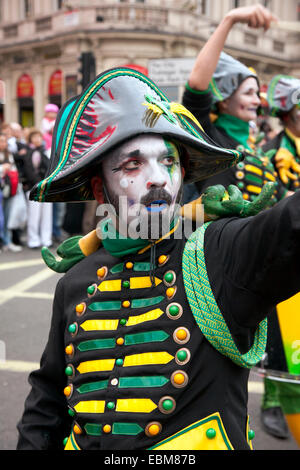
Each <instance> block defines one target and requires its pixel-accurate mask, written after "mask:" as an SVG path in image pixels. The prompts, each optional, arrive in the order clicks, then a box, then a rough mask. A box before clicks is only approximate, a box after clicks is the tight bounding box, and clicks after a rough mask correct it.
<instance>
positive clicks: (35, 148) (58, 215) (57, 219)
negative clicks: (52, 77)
mask: <svg viewBox="0 0 300 470" xmlns="http://www.w3.org/2000/svg"><path fill="white" fill-rule="evenodd" d="M58 110H59V108H58V107H57V106H56V105H55V104H51V103H49V104H48V105H46V107H45V115H44V118H43V120H42V122H41V126H40V128H24V127H22V126H21V125H20V124H19V123H6V122H4V123H2V124H0V250H1V251H2V252H5V251H11V252H15V253H18V252H21V251H22V249H23V247H24V246H25V247H28V248H30V249H38V248H40V247H42V246H46V247H50V246H52V245H56V244H58V243H60V242H61V241H62V240H63V238H64V237H65V236H67V235H68V234H71V235H74V234H77V233H82V232H85V231H88V229H89V225H90V223H89V218H90V217H91V219H92V222H91V223H94V220H93V217H94V213H95V211H94V206H93V210H91V208H90V206H89V204H87V207H85V205H84V204H76V205H75V206H74V205H72V204H67V205H66V204H64V203H59V204H56V203H45V204H39V203H36V202H34V201H30V200H29V192H30V189H31V188H32V187H33V186H34V185H35V184H36V183H37V182H39V181H41V180H42V179H43V178H44V177H45V174H46V171H47V168H48V166H49V158H50V151H51V145H52V132H53V127H54V123H55V119H56V116H57V113H58ZM84 214H85V215H84ZM86 227H87V228H86Z"/></svg>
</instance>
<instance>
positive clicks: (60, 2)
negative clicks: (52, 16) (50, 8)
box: [57, 0, 64, 10]
mask: <svg viewBox="0 0 300 470" xmlns="http://www.w3.org/2000/svg"><path fill="white" fill-rule="evenodd" d="M63 6H64V0H57V9H58V10H61V9H62V8H63Z"/></svg>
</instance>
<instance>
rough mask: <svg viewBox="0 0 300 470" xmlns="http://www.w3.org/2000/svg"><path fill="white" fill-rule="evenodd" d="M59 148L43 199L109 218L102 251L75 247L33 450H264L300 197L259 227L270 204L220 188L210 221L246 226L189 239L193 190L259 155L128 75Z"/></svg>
mask: <svg viewBox="0 0 300 470" xmlns="http://www.w3.org/2000/svg"><path fill="white" fill-rule="evenodd" d="M53 142H54V143H53V147H52V155H51V164H50V168H49V171H48V174H47V176H46V178H45V179H44V180H43V181H41V182H40V183H39V184H37V185H36V186H35V187H34V188H33V189H32V191H31V198H32V199H33V200H36V201H43V202H47V201H48V202H53V201H82V200H90V199H96V200H97V201H98V202H99V204H100V206H99V207H100V208H102V207H103V204H104V203H106V204H107V203H108V206H105V207H106V208H107V210H108V212H109V217H108V218H107V217H106V218H105V219H103V220H102V222H101V225H100V232H101V234H100V235H101V241H100V240H99V239H98V243H95V237H94V238H92V239H93V243H92V246H89V244H88V243H85V242H86V241H87V240H86V239H85V242H84V243H83V244H82V243H81V242H82V240H84V239H80V240H79V241H78V240H77V239H75V242H76V240H77V241H78V243H77V242H76V243H77V245H76V243H75V245H74V250H73V258H72V250H69V252H68V253H66V252H65V253H64V252H63V250H61V251H60V254H61V255H62V256H64V255H66V254H67V255H68V257H67V258H68V259H67V261H66V263H67V265H66V266H65V270H67V268H69V269H68V271H67V272H66V274H65V275H64V276H63V277H62V278H61V279H60V280H59V282H58V284H57V287H56V292H55V298H54V303H53V316H52V321H51V328H50V333H49V338H48V342H47V345H46V348H45V350H44V353H43V355H42V358H41V365H40V368H39V369H38V370H36V371H34V372H32V373H31V374H30V384H31V391H30V393H29V395H28V397H27V399H26V402H25V409H24V413H23V416H22V418H21V420H20V422H19V424H18V430H19V441H18V446H17V448H18V449H19V450H21V449H45V450H46V449H48V450H50V449H52V450H53V449H63V448H65V449H66V450H81V449H82V450H92V449H95V450H112V449H118V450H127V451H128V450H141V449H144V450H146V449H155V450H158V449H160V450H163V449H169V450H172V449H173V450H174V449H176V450H184V449H188V450H201V449H202V450H205V449H207V450H209V449H211V450H212V449H245V450H248V449H250V448H252V439H253V432H252V431H251V428H250V424H249V417H248V411H247V401H248V391H247V383H248V378H249V371H250V369H251V367H252V366H253V365H254V364H256V363H257V362H258V361H259V360H260V359H261V357H262V355H263V354H264V350H265V344H266V335H267V320H266V315H267V312H269V311H271V310H272V308H273V307H274V305H276V304H277V303H278V302H279V301H281V300H284V299H286V298H288V297H290V296H291V295H292V294H294V293H296V292H297V290H298V286H299V277H300V271H299V263H298V262H297V259H298V256H299V252H300V243H299V223H298V220H299V217H300V209H299V207H300V206H299V200H298V199H299V198H300V193H297V194H295V195H294V196H292V197H290V198H286V199H284V200H283V201H281V202H280V203H279V204H277V205H276V206H275V207H274V208H272V209H270V210H268V211H262V212H261V213H258V214H257V215H253V216H252V217H243V216H246V215H251V214H255V213H257V210H258V208H259V206H260V205H261V203H262V200H260V201H259V203H258V202H257V200H255V201H254V202H249V201H245V200H244V199H243V197H242V195H241V193H240V192H239V190H238V188H236V187H231V188H228V196H227V197H225V198H224V197H223V196H224V193H225V190H224V188H223V190H221V192H220V186H218V187H217V189H216V190H214V188H213V194H211V193H210V190H207V193H206V194H204V195H203V199H202V201H203V202H204V206H205V200H206V197H208V196H210V197H208V201H209V204H208V205H206V206H205V207H206V210H207V212H208V213H209V211H210V209H211V210H212V211H214V212H215V213H217V212H218V210H216V209H219V213H220V214H221V213H223V214H226V213H228V214H229V213H231V214H232V213H235V214H236V217H227V218H226V217H223V218H221V219H219V220H216V221H214V222H208V223H205V224H203V225H201V226H200V227H199V228H198V229H197V230H196V231H195V232H193V233H192V235H191V236H189V237H188V239H187V238H186V236H185V231H184V227H185V223H186V222H185V217H183V218H181V217H178V214H179V212H180V204H179V205H177V204H176V203H177V202H180V199H181V194H182V188H183V180H185V181H187V182H195V181H197V180H199V179H201V178H207V177H208V176H209V175H210V174H214V173H216V172H218V171H223V170H224V169H225V168H227V167H228V166H230V165H234V164H236V162H237V161H239V160H240V159H241V158H242V157H243V155H242V154H241V153H240V152H238V151H236V150H231V149H229V150H228V149H223V148H222V147H219V146H216V145H215V144H214V143H213V141H212V140H211V139H210V138H209V137H208V136H207V135H206V134H205V133H204V132H203V130H202V128H201V126H200V125H199V123H198V122H197V120H196V119H195V117H194V116H193V115H192V114H191V113H189V112H188V110H186V109H185V108H184V107H183V106H182V105H180V104H177V103H170V102H169V101H168V100H167V98H166V97H165V96H164V95H163V93H162V92H161V91H160V90H159V89H158V87H157V86H156V85H155V84H154V83H153V82H152V81H151V80H150V79H149V78H147V77H146V76H144V75H142V74H141V73H139V72H137V71H134V70H129V69H128V68H116V69H111V70H109V71H107V72H104V73H102V74H101V75H99V76H98V77H97V78H96V79H95V80H94V81H93V82H92V83H91V84H90V85H89V86H88V87H87V88H86V89H85V90H84V91H83V92H82V94H81V95H80V96H78V97H77V98H75V99H73V100H70V101H69V102H67V103H66V105H65V106H64V107H63V108H62V110H61V111H60V113H59V116H58V119H57V122H56V126H55V131H54V139H53ZM266 188H267V194H268V197H270V194H272V191H273V190H274V188H273V184H272V183H270V184H268V185H267V186H266ZM225 196H226V195H225ZM258 200H259V198H258ZM264 202H265V201H264ZM134 206H135V211H136V212H133V207H134ZM137 208H138V210H137ZM157 215H158V217H157ZM155 216H156V217H155ZM152 219H154V222H152ZM165 220H167V221H168V224H167V227H166V224H165ZM141 227H144V228H145V232H144V236H141V234H139V231H140V228H141ZM134 228H135V229H134ZM131 230H133V232H131ZM154 232H156V233H154ZM136 235H138V236H136ZM96 241H97V240H96ZM67 247H68V245H67ZM80 249H81V254H82V258H83V259H81V261H79V259H80V253H79V251H80ZM84 255H88V256H84ZM63 261H64V259H62V262H63ZM76 261H78V262H77V263H76ZM68 262H69V265H68ZM72 264H73V266H72ZM55 267H56V268H57V270H59V265H58V266H55ZM278 272H280V274H281V276H280V277H279V276H278ZM65 438H66V439H65Z"/></svg>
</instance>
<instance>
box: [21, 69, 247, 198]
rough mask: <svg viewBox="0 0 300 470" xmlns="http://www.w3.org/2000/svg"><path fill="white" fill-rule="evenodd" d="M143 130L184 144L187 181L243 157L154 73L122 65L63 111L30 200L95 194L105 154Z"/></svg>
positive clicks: (60, 113) (66, 105)
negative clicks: (171, 95)
mask: <svg viewBox="0 0 300 470" xmlns="http://www.w3.org/2000/svg"><path fill="white" fill-rule="evenodd" d="M141 134H153V135H157V134H159V135H161V136H162V137H163V138H166V139H168V140H170V141H173V142H174V143H175V144H177V145H179V147H180V148H182V151H183V154H184V155H185V157H187V158H185V168H186V176H185V181H186V182H193V181H199V180H201V179H205V178H207V177H209V176H211V175H213V174H215V173H219V172H221V171H223V170H225V169H227V168H228V167H230V166H231V165H234V164H235V163H237V162H238V161H239V160H240V159H241V158H242V157H243V156H242V154H241V153H240V152H238V151H236V150H230V149H223V148H222V147H220V146H218V145H217V144H216V143H214V142H213V141H212V140H211V139H210V138H209V137H208V136H207V135H206V134H205V132H204V131H203V129H202V127H201V125H200V124H199V123H198V121H197V120H196V118H195V117H194V116H193V115H192V114H191V113H190V112H189V111H188V110H187V109H186V108H184V107H183V106H182V105H180V104H179V103H171V102H169V100H168V99H167V98H166V96H165V95H164V94H163V93H162V92H161V91H160V90H159V88H158V87H157V86H156V85H155V84H154V83H153V82H152V81H151V80H150V79H149V78H148V77H146V76H145V75H143V74H142V73H140V72H138V71H136V70H131V69H128V68H126V67H118V68H114V69H110V70H108V71H106V72H104V73H102V74H100V75H99V76H97V77H96V78H95V80H93V81H92V82H91V83H90V84H89V85H88V86H87V87H86V88H85V89H84V91H83V92H82V93H81V94H80V95H79V96H77V97H74V98H73V99H71V100H69V101H68V102H67V103H66V104H65V105H64V106H63V107H62V109H61V110H60V112H59V114H58V116H57V119H56V123H55V127H54V131H53V141H52V149H51V158H50V165H49V168H48V171H47V174H46V177H45V179H44V180H42V181H41V182H40V183H38V184H36V185H35V186H34V187H33V188H32V190H31V193H30V199H31V200H34V201H40V202H44V201H45V202H51V201H65V202H76V201H86V200H92V199H94V197H93V193H92V189H91V185H90V179H91V177H92V176H93V175H95V174H96V172H97V171H99V164H100V163H101V161H102V160H103V158H105V156H106V155H107V153H108V152H110V151H111V150H112V149H113V148H115V147H116V146H118V145H120V144H122V143H123V142H125V141H126V140H128V139H131V138H133V137H136V136H137V135H141Z"/></svg>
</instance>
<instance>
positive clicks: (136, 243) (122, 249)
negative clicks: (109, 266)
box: [101, 219, 178, 258]
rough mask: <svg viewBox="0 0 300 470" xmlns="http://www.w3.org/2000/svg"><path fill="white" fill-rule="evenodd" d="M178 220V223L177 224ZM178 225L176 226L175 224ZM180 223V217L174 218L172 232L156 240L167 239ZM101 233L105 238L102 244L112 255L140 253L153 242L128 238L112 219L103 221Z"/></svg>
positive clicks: (171, 226)
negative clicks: (118, 229)
mask: <svg viewBox="0 0 300 470" xmlns="http://www.w3.org/2000/svg"><path fill="white" fill-rule="evenodd" d="M175 222H176V224H175ZM175 225H176V226H175ZM177 225H178V219H176V220H173V221H172V222H171V225H170V232H169V233H168V234H166V235H165V236H163V237H162V238H161V239H160V240H157V241H156V242H155V244H156V243H159V242H160V241H162V240H163V239H165V238H166V237H167V236H168V235H169V234H170V233H172V232H173V231H174V230H176V228H177ZM101 233H102V237H103V239H102V240H101V241H102V245H103V246H104V248H105V249H106V251H108V252H109V253H110V254H111V255H112V256H115V257H116V258H121V257H122V256H126V255H128V254H132V253H138V252H139V251H142V252H144V251H146V248H147V247H150V246H151V245H152V244H153V243H152V242H151V241H150V240H144V239H141V238H137V239H133V238H126V237H124V236H123V235H121V234H120V233H119V232H118V231H117V230H116V229H115V227H114V225H113V223H112V220H111V219H106V220H103V221H102V222H101Z"/></svg>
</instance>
